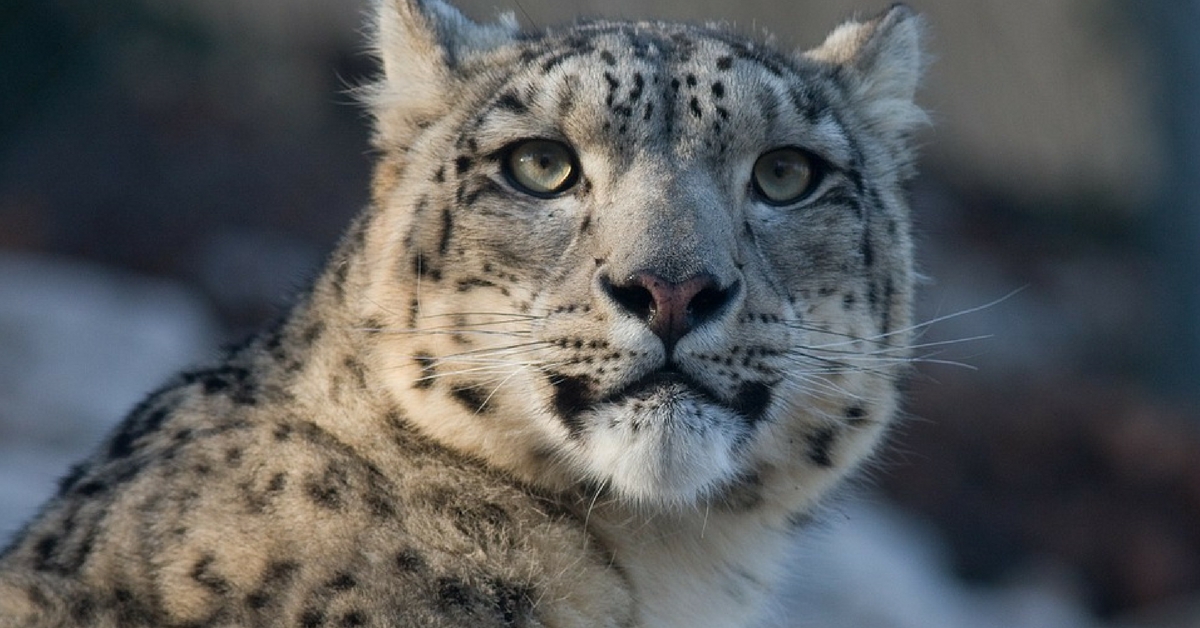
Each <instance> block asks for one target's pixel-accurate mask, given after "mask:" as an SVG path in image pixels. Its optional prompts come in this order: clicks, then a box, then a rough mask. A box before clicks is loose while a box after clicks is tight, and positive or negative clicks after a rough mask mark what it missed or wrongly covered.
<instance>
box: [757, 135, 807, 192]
mask: <svg viewBox="0 0 1200 628" xmlns="http://www.w3.org/2000/svg"><path fill="white" fill-rule="evenodd" d="M753 175H754V176H753V178H752V180H753V183H754V191H755V192H757V193H758V195H759V196H761V197H762V198H763V200H765V201H766V202H767V203H770V204H771V205H787V204H789V203H794V202H796V201H798V200H800V199H801V198H802V197H804V195H806V194H808V193H809V192H811V191H812V189H813V188H814V187H816V183H817V169H816V164H815V163H814V159H813V158H812V157H810V156H809V154H808V153H806V152H804V151H802V150H800V149H798V148H777V149H775V150H772V151H768V152H766V153H763V155H762V156H761V157H759V158H758V161H756V162H754V173H753Z"/></svg>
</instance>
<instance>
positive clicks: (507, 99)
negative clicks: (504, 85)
mask: <svg viewBox="0 0 1200 628" xmlns="http://www.w3.org/2000/svg"><path fill="white" fill-rule="evenodd" d="M496 106H497V107H499V108H500V109H505V110H507V111H511V112H513V113H525V112H526V111H528V107H526V106H525V103H524V102H522V101H521V97H520V96H518V95H517V92H515V91H512V90H510V91H507V92H504V94H503V95H502V96H500V98H499V99H497V100H496Z"/></svg>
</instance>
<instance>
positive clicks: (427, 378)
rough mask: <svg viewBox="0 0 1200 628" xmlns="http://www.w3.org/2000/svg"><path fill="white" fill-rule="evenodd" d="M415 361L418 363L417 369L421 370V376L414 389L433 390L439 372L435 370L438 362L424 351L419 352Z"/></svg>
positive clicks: (414, 384) (414, 383) (414, 357)
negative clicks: (434, 379) (435, 377)
mask: <svg viewBox="0 0 1200 628" xmlns="http://www.w3.org/2000/svg"><path fill="white" fill-rule="evenodd" d="M413 359H414V360H416V362H417V368H419V369H420V370H421V376H420V377H419V378H418V379H417V380H416V381H415V382H413V388H432V387H433V378H434V376H435V375H437V370H436V369H435V368H434V364H436V363H437V360H436V359H435V358H434V357H433V356H432V355H430V354H428V353H425V352H424V351H421V352H418V353H417V354H416V355H415V356H413Z"/></svg>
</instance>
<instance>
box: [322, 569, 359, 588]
mask: <svg viewBox="0 0 1200 628" xmlns="http://www.w3.org/2000/svg"><path fill="white" fill-rule="evenodd" d="M325 586H326V587H327V588H329V589H332V590H334V591H349V590H350V589H353V588H354V587H356V586H358V581H357V580H355V579H354V576H352V575H350V574H348V573H346V572H342V573H339V574H338V575H336V576H334V577H333V579H332V580H330V581H329V582H326V583H325Z"/></svg>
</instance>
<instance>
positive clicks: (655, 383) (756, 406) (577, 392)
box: [554, 365, 772, 434]
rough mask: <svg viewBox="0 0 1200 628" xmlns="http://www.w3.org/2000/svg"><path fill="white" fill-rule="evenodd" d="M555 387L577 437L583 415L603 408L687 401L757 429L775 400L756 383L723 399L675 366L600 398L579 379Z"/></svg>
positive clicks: (765, 386) (557, 401)
mask: <svg viewBox="0 0 1200 628" xmlns="http://www.w3.org/2000/svg"><path fill="white" fill-rule="evenodd" d="M554 386H555V398H554V405H555V409H556V410H557V411H558V414H559V415H560V416H561V417H562V419H563V421H564V422H565V423H566V424H567V426H568V428H570V429H571V431H572V433H575V434H577V433H578V432H580V431H582V429H583V424H582V419H581V416H580V415H581V414H582V413H584V412H585V411H586V410H589V409H592V408H595V407H597V406H600V405H605V404H654V405H664V404H669V403H672V402H675V401H683V400H685V399H692V400H697V401H700V402H702V403H705V404H708V405H712V406H716V407H719V408H724V409H728V410H731V411H733V412H734V413H735V414H736V415H737V416H738V417H739V418H741V419H742V420H743V421H744V422H745V423H746V424H748V425H749V426H751V427H753V426H754V425H755V424H757V423H758V422H760V421H761V420H762V419H763V417H764V416H765V414H766V411H767V408H768V406H769V405H770V403H771V397H772V393H771V387H770V386H769V385H768V384H766V383H764V382H753V381H748V382H743V383H742V385H741V386H740V387H739V388H738V390H737V392H736V393H735V394H734V395H733V396H732V397H723V396H722V395H720V394H718V393H717V392H716V391H714V390H713V389H712V388H710V387H708V386H706V385H704V384H703V383H701V382H700V381H698V380H696V379H695V378H694V377H691V376H690V375H688V374H686V373H684V372H682V371H679V370H677V369H675V368H673V367H672V366H671V365H668V366H666V367H664V368H660V369H659V370H656V371H654V372H651V373H649V374H647V375H645V376H643V377H642V378H640V379H638V380H636V381H633V382H631V383H629V384H627V385H625V386H623V387H621V388H619V389H617V390H615V391H612V392H609V393H607V394H604V395H596V394H595V391H593V390H592V389H591V388H590V387H589V386H588V385H587V384H586V383H585V382H583V381H582V380H579V379H578V378H572V377H563V378H560V379H558V380H557V381H555V383H554Z"/></svg>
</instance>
